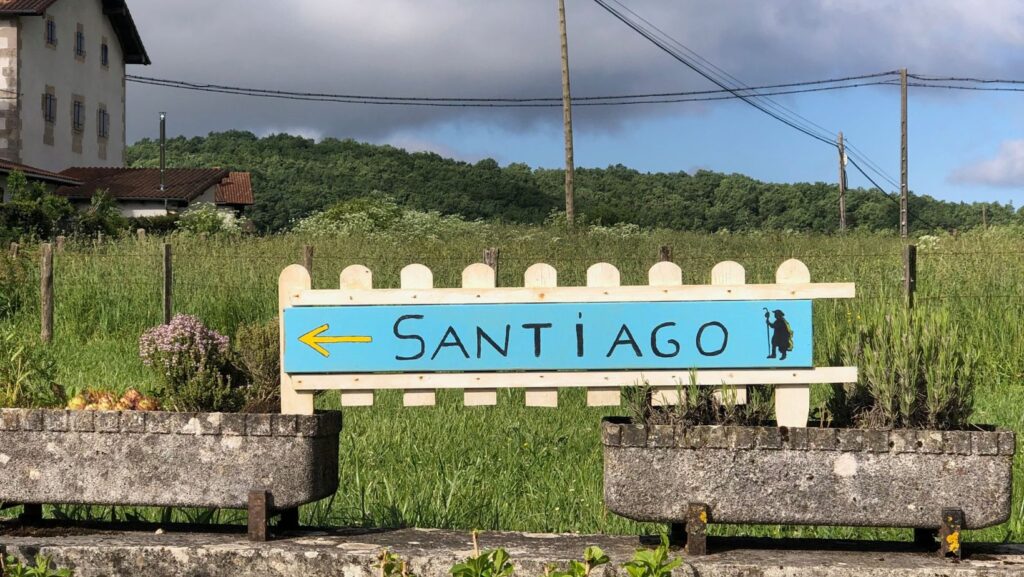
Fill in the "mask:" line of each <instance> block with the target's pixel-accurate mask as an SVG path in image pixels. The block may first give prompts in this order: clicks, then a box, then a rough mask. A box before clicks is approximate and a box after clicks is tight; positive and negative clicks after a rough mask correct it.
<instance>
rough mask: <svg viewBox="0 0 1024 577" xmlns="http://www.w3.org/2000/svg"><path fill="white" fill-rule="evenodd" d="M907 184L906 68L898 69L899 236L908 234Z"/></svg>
mask: <svg viewBox="0 0 1024 577" xmlns="http://www.w3.org/2000/svg"><path fill="white" fill-rule="evenodd" d="M909 194H910V187H909V186H908V185H907V69H906V68H903V69H901V70H900V238H907V236H909V235H910V225H909V222H908V221H909V198H908V196H909Z"/></svg>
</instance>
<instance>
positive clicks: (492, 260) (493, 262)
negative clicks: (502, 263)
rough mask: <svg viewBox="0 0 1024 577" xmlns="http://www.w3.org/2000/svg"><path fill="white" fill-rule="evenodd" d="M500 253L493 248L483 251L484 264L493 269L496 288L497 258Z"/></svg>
mask: <svg viewBox="0 0 1024 577" xmlns="http://www.w3.org/2000/svg"><path fill="white" fill-rule="evenodd" d="M500 253H501V251H500V250H498V249H497V248H494V247H491V248H485V249H484V264H485V265H487V266H489V267H491V268H492V269H494V280H495V284H494V286H498V284H497V280H498V257H499V255H500Z"/></svg>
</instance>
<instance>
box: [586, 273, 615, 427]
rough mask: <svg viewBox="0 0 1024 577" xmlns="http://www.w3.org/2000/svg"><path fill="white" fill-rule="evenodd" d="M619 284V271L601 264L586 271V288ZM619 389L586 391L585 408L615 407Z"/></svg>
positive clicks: (609, 286) (608, 286)
mask: <svg viewBox="0 0 1024 577" xmlns="http://www.w3.org/2000/svg"><path fill="white" fill-rule="evenodd" d="M620 284H621V282H620V277H619V269H617V268H615V267H614V266H612V265H610V264H608V263H606V262H601V263H597V264H595V265H593V266H592V267H590V268H589V269H587V286H588V287H591V288H611V287H617V286H619V285H620ZM619 397H620V395H619V388H617V387H616V388H614V389H587V406H590V407H617V406H619V403H620V402H621V401H620V399H619Z"/></svg>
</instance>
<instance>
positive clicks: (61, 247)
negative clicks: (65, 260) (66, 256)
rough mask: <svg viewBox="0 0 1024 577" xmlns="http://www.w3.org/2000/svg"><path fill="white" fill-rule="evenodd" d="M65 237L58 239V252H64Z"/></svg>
mask: <svg viewBox="0 0 1024 577" xmlns="http://www.w3.org/2000/svg"><path fill="white" fill-rule="evenodd" d="M64 240H65V238H64V235H61V236H58V237H57V252H64Z"/></svg>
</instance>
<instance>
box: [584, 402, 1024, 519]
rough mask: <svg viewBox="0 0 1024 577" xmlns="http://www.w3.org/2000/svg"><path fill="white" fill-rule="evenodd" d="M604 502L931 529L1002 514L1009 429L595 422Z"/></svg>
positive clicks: (630, 511)
mask: <svg viewBox="0 0 1024 577" xmlns="http://www.w3.org/2000/svg"><path fill="white" fill-rule="evenodd" d="M602 440H603V444H604V498H605V505H606V506H607V507H608V509H609V510H610V511H613V512H615V513H617V514H619V515H622V516H624V517H628V518H630V519H635V520H638V521H654V522H664V523H686V521H687V513H688V505H689V504H692V503H699V504H704V505H707V511H708V515H707V516H708V518H709V520H710V522H713V523H749V524H793V525H839V526H871V527H908V528H922V529H936V528H938V527H940V525H941V524H942V522H943V517H944V515H945V514H944V510H948V509H960V510H962V511H963V528H965V529H978V528H982V527H988V526H991V525H997V524H999V523H1002V522H1004V521H1006V520H1007V519H1008V518H1009V516H1010V500H1011V483H1012V477H1011V467H1012V464H1013V453H1014V444H1015V438H1014V434H1013V433H1012V432H1007V431H993V432H988V431H914V430H892V431H888V430H859V429H820V428H807V429H804V428H789V429H787V428H784V427H783V428H775V427H724V426H723V427H691V428H676V427H672V426H660V425H656V426H652V427H649V428H648V427H644V426H642V425H634V424H630V423H629V422H628V421H626V420H623V419H606V420H605V421H604V422H603V423H602Z"/></svg>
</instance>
